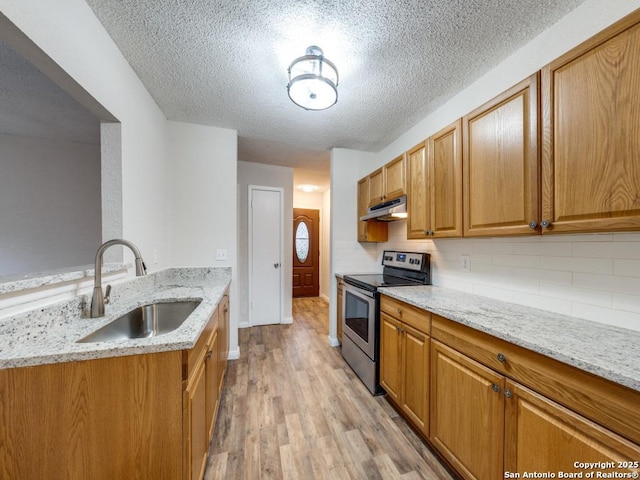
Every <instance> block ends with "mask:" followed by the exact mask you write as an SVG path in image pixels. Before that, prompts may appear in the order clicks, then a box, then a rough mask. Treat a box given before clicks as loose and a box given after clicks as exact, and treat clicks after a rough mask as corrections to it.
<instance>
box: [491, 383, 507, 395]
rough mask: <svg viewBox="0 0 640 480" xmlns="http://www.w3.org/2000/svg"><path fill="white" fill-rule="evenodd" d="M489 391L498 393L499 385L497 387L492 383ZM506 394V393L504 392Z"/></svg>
mask: <svg viewBox="0 0 640 480" xmlns="http://www.w3.org/2000/svg"><path fill="white" fill-rule="evenodd" d="M491 389H492V390H493V391H494V392H496V393H500V385H498V384H497V383H494V384H492V385H491ZM505 394H506V392H505Z"/></svg>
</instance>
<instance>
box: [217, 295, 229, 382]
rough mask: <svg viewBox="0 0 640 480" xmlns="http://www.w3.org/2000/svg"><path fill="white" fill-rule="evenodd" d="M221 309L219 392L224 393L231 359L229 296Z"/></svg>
mask: <svg viewBox="0 0 640 480" xmlns="http://www.w3.org/2000/svg"><path fill="white" fill-rule="evenodd" d="M218 308H219V309H220V311H219V313H218V317H219V319H220V322H219V324H218V343H219V345H220V347H219V349H218V391H219V392H221V391H222V384H223V382H224V374H225V372H226V371H227V358H228V357H229V295H228V293H227V294H225V296H224V298H223V299H222V302H220V305H219V306H218Z"/></svg>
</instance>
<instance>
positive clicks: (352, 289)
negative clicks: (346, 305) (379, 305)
mask: <svg viewBox="0 0 640 480" xmlns="http://www.w3.org/2000/svg"><path fill="white" fill-rule="evenodd" d="M344 288H345V290H348V291H349V292H351V293H353V294H354V295H355V296H357V297H361V298H363V297H368V298H376V297H375V295H374V294H373V292H369V291H368V290H363V289H362V288H358V287H356V286H354V285H351V284H350V283H347V282H345V283H344Z"/></svg>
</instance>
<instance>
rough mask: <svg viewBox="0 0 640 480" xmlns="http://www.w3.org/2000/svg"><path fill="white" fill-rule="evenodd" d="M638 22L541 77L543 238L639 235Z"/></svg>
mask: <svg viewBox="0 0 640 480" xmlns="http://www.w3.org/2000/svg"><path fill="white" fill-rule="evenodd" d="M639 21H640V12H635V13H634V14H632V15H630V16H629V17H627V18H625V19H623V20H622V21H621V22H618V23H617V24H615V25H614V26H613V27H611V28H609V29H607V30H605V31H604V32H602V33H601V34H599V35H596V36H595V37H593V38H592V39H591V40H589V41H587V42H585V43H584V44H582V45H580V46H579V47H577V48H576V49H574V50H572V51H571V52H569V53H567V54H566V55H564V56H562V57H560V58H559V59H557V60H556V61H554V62H552V63H551V64H550V65H547V66H546V67H544V68H543V70H542V112H543V128H542V145H543V151H542V187H543V189H542V220H543V221H544V222H545V223H546V222H548V225H549V227H548V228H544V229H543V231H542V233H553V232H586V231H591V232H592V231H608V230H637V229H640V161H639V159H640V121H639V119H640V93H639V92H640V91H639V90H638V85H640V25H637V23H638V22H639Z"/></svg>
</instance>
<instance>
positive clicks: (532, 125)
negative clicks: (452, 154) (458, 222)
mask: <svg viewBox="0 0 640 480" xmlns="http://www.w3.org/2000/svg"><path fill="white" fill-rule="evenodd" d="M463 129H464V131H463V150H464V151H463V179H464V236H468V237H473V236H496V235H527V234H538V233H539V229H538V228H537V225H538V222H539V193H538V192H539V182H538V175H539V161H538V74H537V73H536V74H534V75H532V76H531V77H529V78H528V79H526V80H524V81H523V82H521V83H519V84H518V85H516V86H514V87H513V88H511V89H509V90H507V91H506V92H504V93H503V94H501V95H499V96H498V97H496V98H494V99H493V100H491V101H490V102H488V103H487V104H485V105H483V106H482V107H480V108H478V109H477V110H475V111H473V112H471V113H470V114H469V115H466V116H465V117H464V119H463Z"/></svg>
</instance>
